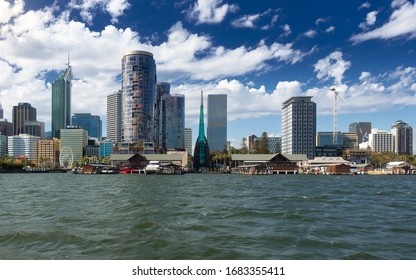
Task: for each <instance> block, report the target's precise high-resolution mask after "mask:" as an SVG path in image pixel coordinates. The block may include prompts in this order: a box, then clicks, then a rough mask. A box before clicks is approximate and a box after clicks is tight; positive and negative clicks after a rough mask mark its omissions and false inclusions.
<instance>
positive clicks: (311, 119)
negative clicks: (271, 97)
mask: <svg viewBox="0 0 416 280" xmlns="http://www.w3.org/2000/svg"><path fill="white" fill-rule="evenodd" d="M311 99H312V97H311V96H297V97H292V98H289V99H288V100H286V101H285V102H283V107H282V153H286V154H292V155H293V154H306V155H307V157H308V158H309V159H312V158H314V156H315V146H316V103H315V102H313V101H311Z"/></svg>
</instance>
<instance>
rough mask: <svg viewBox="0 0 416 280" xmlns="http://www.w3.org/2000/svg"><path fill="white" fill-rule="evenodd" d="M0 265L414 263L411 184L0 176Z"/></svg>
mask: <svg viewBox="0 0 416 280" xmlns="http://www.w3.org/2000/svg"><path fill="white" fill-rule="evenodd" d="M0 259H3V260H5V259H69V260H74V259H111V260H113V259H207V260H208V259H285V260H293V259H295V260H296V259H301V260H310V259H336V260H339V259H416V176H412V175H403V176H397V175H396V176H369V175H361V176H319V175H268V176H246V175H232V174H186V175H182V176H180V175H153V176H152V175H139V174H130V175H75V174H71V173H62V174H47V173H45V174H0Z"/></svg>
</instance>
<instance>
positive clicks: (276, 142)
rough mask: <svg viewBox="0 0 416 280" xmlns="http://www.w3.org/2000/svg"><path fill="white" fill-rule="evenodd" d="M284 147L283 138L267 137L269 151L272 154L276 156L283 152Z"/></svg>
mask: <svg viewBox="0 0 416 280" xmlns="http://www.w3.org/2000/svg"><path fill="white" fill-rule="evenodd" d="M281 147H282V137H277V136H269V137H267V150H269V152H270V153H271V154H276V153H280V152H281V150H282V149H281Z"/></svg>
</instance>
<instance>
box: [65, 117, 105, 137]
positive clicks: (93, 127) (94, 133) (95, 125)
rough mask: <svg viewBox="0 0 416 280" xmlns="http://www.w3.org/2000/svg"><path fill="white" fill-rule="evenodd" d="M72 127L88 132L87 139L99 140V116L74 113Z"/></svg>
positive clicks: (100, 125) (100, 134) (100, 129)
mask: <svg viewBox="0 0 416 280" xmlns="http://www.w3.org/2000/svg"><path fill="white" fill-rule="evenodd" d="M72 125H74V126H79V127H80V128H83V129H85V130H86V131H87V132H88V137H93V138H96V139H97V140H101V137H102V133H101V131H102V125H103V124H102V121H101V119H100V116H96V115H91V114H90V113H76V114H74V115H73V116H72Z"/></svg>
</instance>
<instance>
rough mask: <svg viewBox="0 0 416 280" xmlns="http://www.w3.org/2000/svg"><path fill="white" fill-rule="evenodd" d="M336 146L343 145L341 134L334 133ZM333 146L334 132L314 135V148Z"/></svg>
mask: <svg viewBox="0 0 416 280" xmlns="http://www.w3.org/2000/svg"><path fill="white" fill-rule="evenodd" d="M336 135H337V136H336V137H337V141H336V143H337V145H339V146H342V145H343V140H344V139H343V137H342V134H341V132H339V131H337V132H336ZM333 145H334V132H318V133H317V134H316V146H333Z"/></svg>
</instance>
